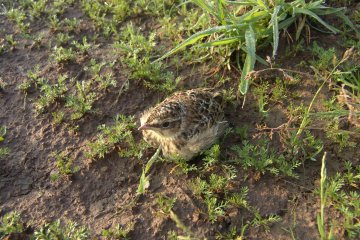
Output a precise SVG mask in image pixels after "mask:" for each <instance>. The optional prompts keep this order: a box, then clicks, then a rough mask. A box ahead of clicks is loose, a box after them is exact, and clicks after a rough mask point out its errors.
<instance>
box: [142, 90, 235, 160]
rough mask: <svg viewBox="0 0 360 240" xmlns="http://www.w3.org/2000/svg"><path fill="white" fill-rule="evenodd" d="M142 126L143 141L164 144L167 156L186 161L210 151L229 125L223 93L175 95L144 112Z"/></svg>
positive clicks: (208, 91)
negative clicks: (204, 151) (225, 113)
mask: <svg viewBox="0 0 360 240" xmlns="http://www.w3.org/2000/svg"><path fill="white" fill-rule="evenodd" d="M140 123H141V126H140V128H139V129H140V130H142V132H143V136H144V139H145V140H146V141H147V142H148V143H149V144H151V145H152V146H153V147H156V148H157V147H158V146H159V145H161V147H162V151H163V154H164V156H165V157H168V158H175V157H181V158H184V159H186V160H188V159H191V158H192V157H194V156H195V155H197V154H198V153H199V152H201V151H203V150H205V149H206V148H209V147H210V146H211V145H212V144H213V143H214V142H215V141H216V139H217V138H218V137H219V136H221V135H222V134H223V133H224V131H225V129H226V127H227V125H228V124H227V122H226V121H224V112H223V100H222V97H221V94H220V93H219V92H216V91H214V90H213V89H209V88H198V89H193V90H188V91H185V92H177V93H175V94H173V95H172V96H170V97H168V98H166V99H165V100H164V101H163V102H161V103H159V104H158V105H156V106H155V107H153V108H150V109H149V110H147V111H145V112H144V114H143V115H142V116H141V118H140Z"/></svg>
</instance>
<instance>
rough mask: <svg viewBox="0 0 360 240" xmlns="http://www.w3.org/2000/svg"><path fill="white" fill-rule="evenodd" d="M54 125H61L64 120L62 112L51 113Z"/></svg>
mask: <svg viewBox="0 0 360 240" xmlns="http://www.w3.org/2000/svg"><path fill="white" fill-rule="evenodd" d="M51 115H52V117H53V121H54V123H55V124H61V123H62V122H63V121H64V119H65V113H64V112H63V111H56V112H52V113H51Z"/></svg>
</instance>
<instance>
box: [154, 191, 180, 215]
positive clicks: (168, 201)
mask: <svg viewBox="0 0 360 240" xmlns="http://www.w3.org/2000/svg"><path fill="white" fill-rule="evenodd" d="M156 202H157V204H158V205H159V207H160V210H161V212H162V213H164V214H170V211H171V209H172V208H173V207H174V204H175V202H176V197H173V198H171V197H167V196H163V195H161V194H158V196H157V197H156Z"/></svg>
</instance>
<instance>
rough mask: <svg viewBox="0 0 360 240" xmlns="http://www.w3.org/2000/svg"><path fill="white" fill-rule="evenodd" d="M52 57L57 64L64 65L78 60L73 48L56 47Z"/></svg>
mask: <svg viewBox="0 0 360 240" xmlns="http://www.w3.org/2000/svg"><path fill="white" fill-rule="evenodd" d="M51 57H52V58H53V59H54V60H55V62H56V63H58V64H62V63H67V62H70V61H74V60H75V59H76V54H75V52H74V50H73V49H72V48H63V47H57V46H55V47H54V48H53V52H52V54H51Z"/></svg>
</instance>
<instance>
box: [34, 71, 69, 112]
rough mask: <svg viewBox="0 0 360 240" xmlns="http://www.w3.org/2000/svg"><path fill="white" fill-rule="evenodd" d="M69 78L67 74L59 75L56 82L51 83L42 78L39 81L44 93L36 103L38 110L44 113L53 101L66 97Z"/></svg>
mask: <svg viewBox="0 0 360 240" xmlns="http://www.w3.org/2000/svg"><path fill="white" fill-rule="evenodd" d="M67 79H68V76H67V75H59V78H58V80H57V82H56V83H55V84H49V81H48V80H45V79H41V80H42V81H41V82H39V85H40V91H41V92H42V94H41V95H40V97H39V98H38V99H37V100H36V102H35V103H34V105H35V110H36V111H37V112H39V113H42V112H43V111H44V110H45V109H46V108H48V107H49V106H51V105H52V104H53V103H55V102H56V101H58V100H59V99H63V98H64V97H65V95H64V93H66V92H67V91H68V87H67V86H66V80H67ZM70 81H71V80H70Z"/></svg>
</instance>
